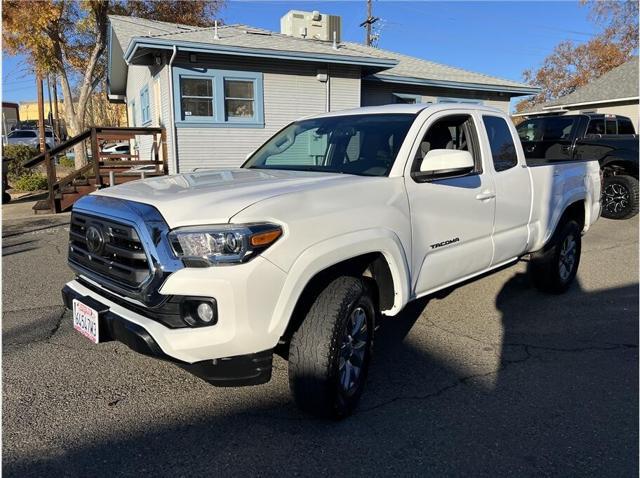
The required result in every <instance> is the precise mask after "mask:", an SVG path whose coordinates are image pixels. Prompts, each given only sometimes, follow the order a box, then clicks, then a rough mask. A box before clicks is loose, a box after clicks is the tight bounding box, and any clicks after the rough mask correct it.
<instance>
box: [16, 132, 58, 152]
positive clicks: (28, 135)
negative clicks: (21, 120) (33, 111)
mask: <svg viewBox="0 0 640 478" xmlns="http://www.w3.org/2000/svg"><path fill="white" fill-rule="evenodd" d="M44 138H45V143H46V144H47V146H48V147H49V148H53V146H54V142H55V140H54V135H53V131H51V130H45V132H44ZM7 144H24V145H27V146H32V147H34V148H39V147H40V139H39V135H38V132H37V131H36V130H34V129H16V130H13V131H12V132H11V133H9V135H8V136H7Z"/></svg>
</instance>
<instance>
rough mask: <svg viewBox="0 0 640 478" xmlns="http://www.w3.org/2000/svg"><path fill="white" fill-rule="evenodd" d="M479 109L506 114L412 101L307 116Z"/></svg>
mask: <svg viewBox="0 0 640 478" xmlns="http://www.w3.org/2000/svg"><path fill="white" fill-rule="evenodd" d="M426 109H429V110H433V111H434V112H435V111H442V110H460V109H463V110H481V111H486V112H489V113H500V114H502V115H504V114H506V113H505V112H504V111H502V110H499V109H497V108H492V107H490V106H483V105H476V104H466V103H414V104H406V103H403V104H391V105H382V106H364V107H362V108H353V109H350V110H341V111H331V112H329V113H322V114H319V115H313V116H310V117H309V118H323V117H329V116H350V115H363V114H371V115H376V114H418V113H420V112H422V111H423V110H426Z"/></svg>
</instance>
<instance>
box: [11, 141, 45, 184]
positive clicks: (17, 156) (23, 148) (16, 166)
mask: <svg viewBox="0 0 640 478" xmlns="http://www.w3.org/2000/svg"><path fill="white" fill-rule="evenodd" d="M39 153H40V151H38V149H37V148H33V147H31V146H27V145H24V144H7V145H5V146H4V147H3V148H2V157H3V158H7V159H9V161H7V162H6V163H4V162H3V167H5V168H7V176H8V177H9V179H14V180H15V179H17V178H20V177H22V176H24V175H25V174H28V173H29V169H28V168H25V167H23V166H22V163H23V162H24V161H26V160H27V159H31V158H33V157H34V156H36V155H37V154H39Z"/></svg>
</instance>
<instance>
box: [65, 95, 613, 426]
mask: <svg viewBox="0 0 640 478" xmlns="http://www.w3.org/2000/svg"><path fill="white" fill-rule="evenodd" d="M599 171H600V169H599V166H598V163H597V161H558V162H548V163H547V164H541V163H540V162H538V163H536V166H534V167H528V166H527V164H526V162H525V157H524V154H523V151H522V147H521V145H520V141H519V139H518V134H517V132H516V129H515V128H514V126H513V125H512V123H511V121H510V120H509V117H508V116H506V115H505V114H504V113H502V112H500V111H498V110H495V109H491V108H485V107H482V106H475V105H462V104H460V105H389V106H383V107H372V108H361V109H356V110H351V111H343V112H338V113H329V114H324V115H320V116H316V117H312V118H308V119H303V120H300V121H296V122H294V123H292V124H290V125H288V126H286V127H285V128H284V129H282V130H281V131H280V132H278V133H277V134H276V135H275V136H273V137H272V138H271V139H270V140H269V141H267V142H266V143H265V144H264V145H263V146H262V147H260V148H259V149H258V150H257V151H256V152H254V153H253V154H252V155H250V156H249V157H248V159H247V161H246V162H245V164H244V165H243V166H242V168H238V169H232V170H224V171H222V170H210V171H201V172H193V173H185V174H179V175H174V176H168V177H162V178H153V179H148V180H142V181H136V182H130V183H127V184H123V185H121V186H116V187H113V188H108V189H103V190H100V191H96V192H95V193H94V194H91V195H89V196H86V197H84V198H83V199H81V200H80V201H78V202H77V203H76V205H75V207H74V208H73V213H72V216H71V229H70V241H69V264H70V266H71V268H72V269H73V270H74V271H75V273H76V279H75V280H73V281H71V282H69V283H68V284H66V286H65V287H64V289H63V296H64V299H65V304H66V305H67V307H69V308H70V309H72V311H73V323H74V327H75V328H76V329H77V330H78V331H79V332H80V333H82V334H83V335H85V336H86V337H88V338H89V339H90V340H92V341H94V342H96V343H98V342H103V341H109V340H118V341H121V342H123V343H125V344H127V345H128V346H129V347H131V348H132V349H133V350H136V351H138V352H141V353H144V354H148V355H152V356H155V357H158V358H161V359H164V360H169V361H172V362H174V363H176V364H178V365H180V366H181V367H183V368H185V369H187V370H189V371H191V372H192V373H194V374H196V375H198V376H199V377H201V378H203V379H205V380H207V381H208V382H210V383H213V384H217V385H225V386H234V385H248V384H259V383H264V382H266V381H268V380H269V379H270V378H271V363H272V356H273V353H279V354H281V355H282V356H284V357H285V358H287V359H288V363H289V383H290V388H291V391H292V393H293V396H294V398H295V400H296V402H297V404H298V405H299V406H300V407H301V408H303V409H304V410H306V411H308V412H311V413H313V414H316V415H321V416H329V417H344V416H347V415H348V414H350V413H351V412H352V411H353V409H354V407H355V406H356V404H357V402H358V399H359V397H360V395H361V393H362V391H363V388H364V385H365V381H366V376H367V369H368V367H369V363H370V360H371V354H372V344H373V335H374V330H375V325H376V321H377V320H378V319H379V317H380V315H381V314H383V315H386V316H394V315H397V314H398V313H399V312H400V311H402V309H403V307H404V306H405V305H407V303H408V302H410V301H412V300H414V299H416V298H418V297H422V296H425V295H427V294H431V293H433V292H435V291H438V290H440V289H443V288H446V287H450V286H452V285H453V284H456V283H459V282H462V281H466V280H468V279H469V278H471V277H474V276H478V275H481V274H484V273H486V272H487V271H490V270H492V269H497V268H499V267H502V266H504V265H506V264H510V263H514V262H516V261H518V260H519V259H520V258H522V257H523V256H526V255H530V272H531V276H532V280H533V283H534V284H535V285H536V286H538V287H539V288H540V289H542V290H545V291H548V292H551V293H560V292H564V291H565V290H567V288H568V287H569V286H570V284H571V282H572V280H573V279H574V277H575V275H576V271H577V269H578V263H579V261H580V245H581V235H582V234H583V233H584V232H585V231H587V230H588V229H589V227H590V226H591V225H592V224H593V223H594V222H595V221H596V220H597V218H598V217H599V214H600V189H601V177H600V172H599ZM382 330H383V329H382Z"/></svg>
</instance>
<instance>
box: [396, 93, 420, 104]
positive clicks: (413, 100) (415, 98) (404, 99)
mask: <svg viewBox="0 0 640 478" xmlns="http://www.w3.org/2000/svg"><path fill="white" fill-rule="evenodd" d="M393 102H394V103H396V104H410V105H414V104H417V103H422V96H420V95H413V94H410V93H393Z"/></svg>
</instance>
